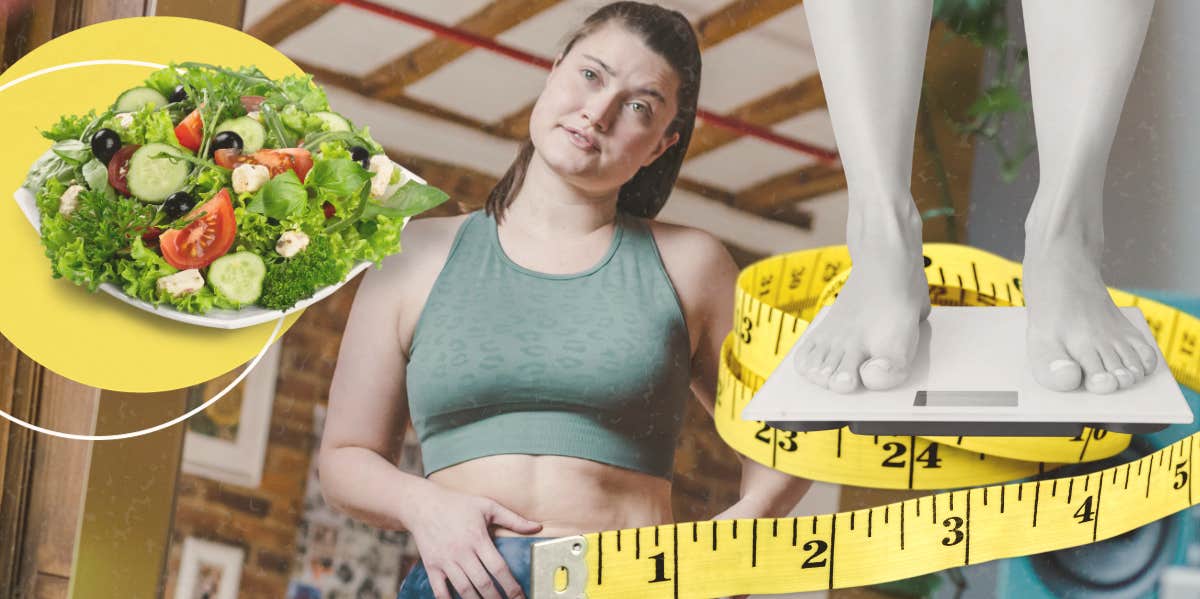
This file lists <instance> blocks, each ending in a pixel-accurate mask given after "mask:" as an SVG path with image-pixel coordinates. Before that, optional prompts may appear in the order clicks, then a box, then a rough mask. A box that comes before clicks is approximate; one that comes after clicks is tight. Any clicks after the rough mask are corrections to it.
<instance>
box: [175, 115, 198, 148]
mask: <svg viewBox="0 0 1200 599" xmlns="http://www.w3.org/2000/svg"><path fill="white" fill-rule="evenodd" d="M175 139H178V140H179V145H181V146H183V147H185V148H187V149H189V150H191V151H193V152H198V151H199V150H200V143H201V142H202V141H204V121H203V120H202V119H201V118H200V109H199V108H197V109H195V110H193V111H192V112H191V114H189V115H187V116H186V117H184V118H183V120H182V121H179V124H178V125H176V126H175Z"/></svg>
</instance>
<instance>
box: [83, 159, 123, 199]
mask: <svg viewBox="0 0 1200 599" xmlns="http://www.w3.org/2000/svg"><path fill="white" fill-rule="evenodd" d="M83 180H84V181H85V182H87V186H88V189H90V190H92V191H95V192H99V193H102V194H104V197H106V198H109V199H111V198H113V197H114V194H115V193H116V192H115V191H114V190H113V188H112V186H111V185H109V184H108V167H107V166H105V165H104V163H103V162H100V161H99V160H96V159H95V158H93V159H91V160H89V161H87V162H85V163H84V164H83Z"/></svg>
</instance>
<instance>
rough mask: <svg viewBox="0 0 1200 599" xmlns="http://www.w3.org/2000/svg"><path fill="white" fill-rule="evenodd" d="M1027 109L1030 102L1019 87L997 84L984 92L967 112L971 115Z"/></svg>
mask: <svg viewBox="0 0 1200 599" xmlns="http://www.w3.org/2000/svg"><path fill="white" fill-rule="evenodd" d="M1025 110H1028V103H1027V102H1026V101H1025V100H1024V99H1023V98H1021V95H1020V93H1018V92H1017V88H1015V87H1013V86H1011V85H997V86H994V87H991V88H989V89H988V90H987V91H985V92H983V95H981V96H979V99H977V100H975V103H974V104H971V108H970V109H969V110H968V111H967V112H968V114H970V115H971V116H981V115H985V114H998V113H1003V112H1022V111H1025Z"/></svg>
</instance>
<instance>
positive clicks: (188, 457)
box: [183, 342, 280, 488]
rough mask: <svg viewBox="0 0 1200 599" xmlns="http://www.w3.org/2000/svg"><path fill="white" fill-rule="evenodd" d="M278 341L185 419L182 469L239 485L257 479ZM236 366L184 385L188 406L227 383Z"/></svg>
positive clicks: (268, 419)
mask: <svg viewBox="0 0 1200 599" xmlns="http://www.w3.org/2000/svg"><path fill="white" fill-rule="evenodd" d="M279 347H280V343H278V342H277V343H275V344H273V345H272V346H271V348H270V349H269V350H267V353H266V354H265V355H263V358H262V360H260V361H259V363H258V365H257V366H255V367H254V370H253V371H251V372H250V373H249V374H247V375H246V378H244V379H242V382H241V383H240V384H238V386H237V387H234V388H233V389H232V390H230V392H229V393H227V394H226V395H225V396H224V397H222V398H221V399H218V400H217V401H215V402H213V403H212V405H210V406H208V407H207V408H205V409H204V411H202V412H200V413H198V414H196V415H195V416H192V417H191V418H188V420H187V434H186V437H185V439H184V442H183V471H184V472H185V473H187V474H193V475H196V476H202V477H204V478H208V479H212V480H217V481H221V482H225V483H230V484H234V485H240V486H243V487H251V488H253V487H257V486H258V484H259V482H261V481H262V470H263V461H264V460H265V458H266V453H267V438H268V436H269V435H270V432H271V406H272V404H273V403H274V400H275V380H276V378H277V377H278V376H279V356H280V349H279ZM241 370H242V369H241V368H237V369H235V370H233V371H231V372H229V373H227V374H225V375H222V376H220V377H218V378H215V379H213V380H211V381H208V382H206V383H202V384H200V385H196V386H194V387H192V388H190V389H189V390H188V401H187V403H188V408H187V409H188V411H191V410H193V409H195V408H196V407H197V406H199V405H201V404H203V403H205V402H206V401H208V400H209V399H210V398H212V397H213V396H214V395H216V394H217V393H219V392H220V391H221V390H222V389H224V388H225V387H226V386H228V385H229V383H230V382H232V381H233V380H234V379H235V378H237V376H238V374H240V373H241Z"/></svg>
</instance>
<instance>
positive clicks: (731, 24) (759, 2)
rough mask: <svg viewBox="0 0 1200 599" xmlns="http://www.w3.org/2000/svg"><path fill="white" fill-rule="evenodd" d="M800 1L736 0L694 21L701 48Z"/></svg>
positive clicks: (711, 44)
mask: <svg viewBox="0 0 1200 599" xmlns="http://www.w3.org/2000/svg"><path fill="white" fill-rule="evenodd" d="M800 2H801V0H734V1H733V2H730V3H729V4H726V5H725V6H723V7H721V8H720V9H718V10H717V11H716V12H713V13H711V14H709V15H706V16H705V17H704V18H702V19H700V20H699V21H697V22H696V23H695V24H694V25H693V27H694V28H695V30H696V34H697V36H698V37H699V41H700V49H701V50H706V49H708V48H711V47H713V46H715V45H717V44H719V43H721V42H723V41H725V40H727V39H729V38H731V37H733V36H735V35H737V34H739V33H742V32H743V31H746V30H748V29H750V28H752V27H754V26H756V25H758V24H759V23H762V22H763V21H766V20H768V19H771V18H772V17H775V16H777V15H779V14H780V13H782V12H784V11H786V10H788V9H790V8H793V7H795V6H797V5H799V4H800Z"/></svg>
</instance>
